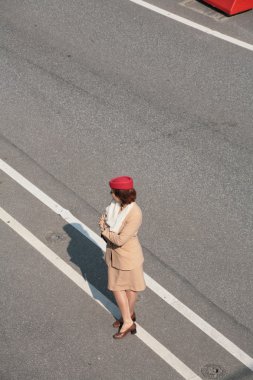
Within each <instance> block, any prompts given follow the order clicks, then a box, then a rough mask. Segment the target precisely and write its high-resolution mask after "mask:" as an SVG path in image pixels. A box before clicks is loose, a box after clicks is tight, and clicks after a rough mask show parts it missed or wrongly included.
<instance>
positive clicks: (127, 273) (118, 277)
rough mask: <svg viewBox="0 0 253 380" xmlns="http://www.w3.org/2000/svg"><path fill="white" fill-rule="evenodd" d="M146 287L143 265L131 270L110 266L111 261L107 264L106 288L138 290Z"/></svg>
mask: <svg viewBox="0 0 253 380" xmlns="http://www.w3.org/2000/svg"><path fill="white" fill-rule="evenodd" d="M145 288H146V284H145V280H144V274H143V265H141V266H140V267H137V268H134V269H131V270H121V269H117V268H114V267H112V265H111V262H110V263H109V265H108V289H109V290H112V291H117V290H133V291H135V292H140V291H142V290H144V289H145Z"/></svg>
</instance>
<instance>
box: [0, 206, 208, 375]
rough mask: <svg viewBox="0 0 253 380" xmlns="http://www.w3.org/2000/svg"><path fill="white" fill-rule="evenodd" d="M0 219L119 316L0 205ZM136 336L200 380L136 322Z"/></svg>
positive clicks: (177, 370)
mask: <svg viewBox="0 0 253 380" xmlns="http://www.w3.org/2000/svg"><path fill="white" fill-rule="evenodd" d="M0 219H2V221H3V222H4V223H6V224H7V225H8V226H9V227H10V228H11V229H12V230H13V231H15V232H16V233H17V234H18V235H19V236H21V237H22V238H23V239H24V240H26V241H27V243H29V244H30V245H31V246H32V247H33V248H34V249H35V250H36V251H38V252H39V253H40V254H41V255H42V256H44V257H45V258H46V259H47V260H48V261H50V263H51V264H53V265H54V266H55V267H56V268H57V269H59V270H60V271H61V272H62V273H64V274H65V275H66V276H67V277H68V278H69V279H70V280H72V281H73V282H74V283H75V284H76V285H77V286H79V288H81V289H82V290H83V291H84V292H85V293H86V294H88V295H89V296H90V297H91V298H93V299H94V301H96V302H97V303H98V304H99V305H100V306H102V307H103V308H104V309H105V310H107V311H108V312H110V313H112V314H113V315H115V316H116V317H119V311H118V308H117V307H116V305H114V304H113V303H112V302H111V301H110V300H109V299H108V298H106V297H105V296H104V295H103V294H102V293H101V292H100V291H99V290H98V289H96V288H95V287H94V286H93V285H92V284H90V283H89V282H88V281H87V280H86V279H84V278H83V277H82V276H81V275H80V274H79V273H77V272H76V271H75V270H74V269H73V268H72V267H71V266H70V265H68V264H67V263H66V262H65V261H64V260H62V259H61V258H60V257H59V256H58V255H56V253H55V252H53V251H52V250H51V249H50V248H48V247H47V246H46V245H45V244H44V243H43V242H42V241H40V240H39V239H38V238H37V237H36V236H34V235H33V234H32V233H31V232H30V231H29V230H27V229H26V228H25V227H24V226H23V225H22V224H20V223H19V222H18V221H17V220H16V219H14V218H13V217H12V216H11V215H10V214H8V213H7V212H6V211H5V210H3V209H2V208H1V207H0ZM136 336H137V337H138V338H139V339H140V340H141V341H142V342H143V343H145V344H146V345H147V346H148V347H149V348H150V349H151V350H152V351H153V352H155V353H156V354H157V355H158V356H159V357H160V358H161V359H163V360H164V361H165V362H166V363H167V364H169V365H170V366H171V367H172V368H173V369H174V370H175V371H176V372H177V373H179V374H180V375H181V376H182V377H183V378H184V379H185V380H201V378H200V377H199V376H198V375H197V374H196V373H195V372H193V371H192V370H191V369H190V368H189V367H187V366H186V365H185V364H184V363H183V362H182V361H181V360H180V359H178V358H177V357H176V356H175V355H174V354H173V353H172V352H171V351H170V350H168V349H167V348H166V347H165V346H163V345H162V344H161V343H160V342H159V341H158V340H157V339H155V338H154V337H153V336H152V335H151V334H149V333H148V332H147V331H146V330H145V329H143V328H142V327H141V326H140V325H139V324H137V334H136Z"/></svg>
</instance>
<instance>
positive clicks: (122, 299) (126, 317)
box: [113, 290, 133, 331]
mask: <svg viewBox="0 0 253 380" xmlns="http://www.w3.org/2000/svg"><path fill="white" fill-rule="evenodd" d="M113 295H114V297H115V300H116V302H117V304H118V307H119V309H120V312H121V315H122V318H123V322H124V323H123V325H122V327H121V329H120V331H125V330H127V329H128V328H129V327H130V326H131V325H132V324H133V321H132V318H131V314H130V310H129V304H128V298H127V295H126V291H125V290H117V291H114V292H113Z"/></svg>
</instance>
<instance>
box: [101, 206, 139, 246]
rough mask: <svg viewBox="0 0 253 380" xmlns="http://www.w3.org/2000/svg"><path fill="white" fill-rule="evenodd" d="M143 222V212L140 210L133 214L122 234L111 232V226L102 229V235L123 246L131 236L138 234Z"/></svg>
mask: <svg viewBox="0 0 253 380" xmlns="http://www.w3.org/2000/svg"><path fill="white" fill-rule="evenodd" d="M141 223H142V214H141V212H140V211H138V212H136V213H134V214H133V215H131V216H130V217H129V218H128V220H127V222H126V224H125V226H124V227H123V229H122V231H121V232H120V234H117V233H115V232H111V231H110V228H105V229H104V230H103V231H102V235H103V236H104V237H106V238H107V239H108V240H110V241H111V242H112V243H113V244H115V245H117V246H118V247H121V246H122V245H124V244H125V243H126V242H127V241H128V240H129V239H130V238H131V237H133V236H136V234H137V232H138V230H139V228H140V226H141Z"/></svg>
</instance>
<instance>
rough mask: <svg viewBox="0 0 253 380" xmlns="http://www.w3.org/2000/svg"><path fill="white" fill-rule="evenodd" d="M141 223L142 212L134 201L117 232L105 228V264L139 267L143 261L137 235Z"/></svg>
mask: <svg viewBox="0 0 253 380" xmlns="http://www.w3.org/2000/svg"><path fill="white" fill-rule="evenodd" d="M141 223H142V212H141V209H140V207H139V206H138V205H137V204H136V203H135V202H134V205H133V207H132V209H131V210H130V211H129V213H128V214H127V216H126V218H125V219H124V221H123V223H122V226H121V228H120V230H119V233H118V234H117V233H115V232H110V229H109V228H106V229H105V230H104V231H103V232H102V235H103V236H104V237H105V238H106V240H107V247H106V253H105V261H106V264H107V265H109V264H110V265H111V266H112V267H114V268H117V269H120V270H123V271H124V270H132V269H134V268H137V267H140V266H141V265H142V263H143V261H144V258H143V253H142V248H141V245H140V243H139V239H138V236H137V233H138V230H139V228H140V226H141Z"/></svg>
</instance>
